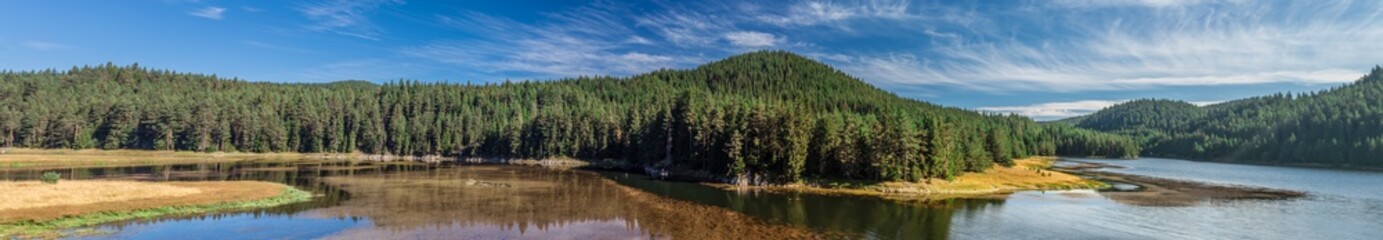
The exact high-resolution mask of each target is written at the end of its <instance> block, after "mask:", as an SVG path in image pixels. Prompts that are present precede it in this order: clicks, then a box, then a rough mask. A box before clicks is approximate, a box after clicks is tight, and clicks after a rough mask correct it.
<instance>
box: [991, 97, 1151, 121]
mask: <svg viewBox="0 0 1383 240" xmlns="http://www.w3.org/2000/svg"><path fill="white" fill-rule="evenodd" d="M1126 101H1127V100H1081V101H1071V102H1050V103H1040V104H1033V105H1025V106H995V107H979V108H975V110H980V111H984V112H992V113H1013V114H1018V115H1023V116H1028V117H1030V118H1033V119H1036V120H1056V119H1062V118H1069V117H1075V116H1080V115H1086V114H1090V113H1094V112H1096V111H1099V110H1100V109H1104V108H1106V107H1109V106H1114V105H1115V104H1119V103H1123V102H1126Z"/></svg>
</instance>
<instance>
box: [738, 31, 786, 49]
mask: <svg viewBox="0 0 1383 240" xmlns="http://www.w3.org/2000/svg"><path fill="white" fill-rule="evenodd" d="M725 40H726V41H730V44H733V45H735V46H739V47H744V48H764V47H773V46H777V45H778V44H780V43H782V42H783V41H786V40H785V38H784V37H778V36H774V35H773V34H770V33H763V32H754V31H737V32H728V33H725Z"/></svg>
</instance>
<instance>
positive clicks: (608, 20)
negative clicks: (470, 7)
mask: <svg viewBox="0 0 1383 240" xmlns="http://www.w3.org/2000/svg"><path fill="white" fill-rule="evenodd" d="M612 8H615V7H614V6H587V7H582V8H579V9H576V10H572V11H567V12H562V13H555V14H549V15H548V16H547V19H546V20H547V21H543V22H542V23H535V24H528V23H521V22H518V21H514V20H511V19H508V18H502V17H496V16H491V15H488V14H483V13H476V12H468V13H464V14H460V15H459V16H438V17H437V20H438V21H439V22H441V23H442V24H445V25H448V26H452V27H454V28H456V29H459V30H461V31H465V32H467V33H470V34H473V35H476V36H482V37H478V38H474V39H465V40H449V41H439V42H435V43H431V44H427V45H423V46H417V47H409V48H405V49H402V50H401V51H402V52H403V53H404V54H406V55H409V56H414V57H422V58H426V59H431V60H434V61H438V62H443V63H449V64H455V65H461V66H467V67H470V68H474V69H481V70H483V71H487V72H490V73H504V75H507V76H510V77H515V78H520V79H523V78H557V77H570V76H578V75H585V76H595V75H630V74H636V73H642V72H647V71H651V70H656V69H659V68H671V67H678V66H684V65H687V64H689V63H692V62H700V61H701V60H702V59H701V58H700V57H697V56H688V55H671V54H674V53H673V52H668V51H662V52H658V53H655V50H657V48H656V47H653V46H650V45H652V44H655V43H653V42H652V41H651V40H648V39H645V38H643V37H639V36H638V35H637V33H636V31H634V30H633V29H631V28H629V27H628V26H629V25H630V22H629V21H630V20H628V19H625V18H621V17H620V16H622V15H623V14H626V13H617V12H619V10H618V9H612ZM492 80H497V79H492Z"/></svg>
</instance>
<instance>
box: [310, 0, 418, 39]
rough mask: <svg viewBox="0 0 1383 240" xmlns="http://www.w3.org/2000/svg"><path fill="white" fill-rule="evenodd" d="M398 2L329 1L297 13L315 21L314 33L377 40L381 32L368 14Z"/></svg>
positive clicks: (375, 0) (389, 0)
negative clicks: (328, 33) (322, 32)
mask: <svg viewBox="0 0 1383 240" xmlns="http://www.w3.org/2000/svg"><path fill="white" fill-rule="evenodd" d="M402 3H403V2H402V1H399V0H331V1H325V2H319V3H316V4H310V5H307V6H304V7H302V8H300V9H298V11H300V12H302V14H303V15H305V16H307V18H309V19H312V20H313V21H315V23H314V24H312V25H310V26H308V28H309V29H312V30H314V31H327V32H333V33H337V34H341V35H346V36H352V37H357V38H362V39H369V40H379V35H380V34H382V33H383V30H382V29H380V28H379V27H378V26H376V25H375V24H374V22H372V21H370V18H369V16H370V13H372V12H373V11H375V10H377V9H379V8H380V7H382V6H385V5H391V4H402Z"/></svg>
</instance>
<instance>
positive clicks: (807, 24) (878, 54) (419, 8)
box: [0, 0, 1383, 120]
mask: <svg viewBox="0 0 1383 240" xmlns="http://www.w3.org/2000/svg"><path fill="white" fill-rule="evenodd" d="M1380 20H1383V1H1374V0H1368V1H1329V0H1321V1H1267V0H993V1H895V0H865V1H820V0H779V1H642V2H629V1H594V2H583V1H523V0H510V1H408V0H325V1H323V0H316V1H257V0H247V1H214V0H151V1H70V0H54V1H0V69H8V70H41V69H59V70H63V69H68V68H71V67H72V66H79V65H97V64H105V63H108V62H110V63H114V64H117V65H128V64H134V63H138V64H139V65H140V66H143V67H149V68H155V69H169V70H174V71H179V72H194V73H206V74H216V75H217V76H220V77H226V78H232V77H234V78H239V79H244V80H249V81H270V82H331V81H339V80H367V81H373V82H381V83H382V82H389V81H395V80H399V79H409V80H418V81H426V82H455V83H485V82H503V81H507V80H515V81H520V80H537V81H543V80H551V79H559V78H563V77H576V76H592V75H611V76H631V75H635V74H639V73H642V72H647V71H651V70H657V69H662V68H670V69H686V68H692V67H695V66H697V65H700V64H704V63H707V62H711V61H715V60H718V59H721V58H725V57H728V56H731V55H735V54H739V53H744V52H749V51H755V50H765V49H769V50H787V51H792V52H796V53H798V54H802V55H804V56H808V57H811V58H814V59H817V60H819V61H822V62H824V63H826V64H829V65H832V66H834V67H836V68H838V69H841V70H842V71H844V72H846V73H848V74H850V75H852V76H855V77H857V78H859V79H861V80H863V81H866V82H869V83H871V84H874V85H876V86H878V87H880V88H882V89H884V90H888V91H890V92H893V93H896V94H898V95H900V96H903V97H908V98H913V99H917V100H922V101H928V102H933V103H937V104H941V105H945V106H955V107H963V108H969V109H975V110H980V111H988V112H1003V113H1016V114H1022V115H1027V116H1030V117H1033V118H1034V119H1037V120H1052V119H1060V118H1065V117H1071V116H1077V115H1081V114H1086V113H1090V112H1093V111H1096V110H1099V109H1100V108H1103V107H1106V106H1109V105H1112V104H1116V103H1119V102H1122V101H1128V100H1132V99H1141V98H1166V99H1177V100H1184V101H1188V102H1192V103H1197V104H1212V103H1216V102H1221V101H1226V100H1233V99H1238V98H1243V97H1250V96H1258V95H1266V94H1272V93H1278V92H1292V93H1301V92H1310V91H1317V90H1321V89H1327V88H1330V87H1333V86H1339V85H1342V84H1346V83H1349V82H1352V81H1354V80H1357V79H1358V78H1359V77H1361V76H1362V75H1363V74H1364V73H1365V72H1367V71H1368V70H1369V69H1370V68H1372V67H1373V66H1375V65H1378V64H1383V54H1379V53H1383V44H1380V43H1383V21H1380Z"/></svg>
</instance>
